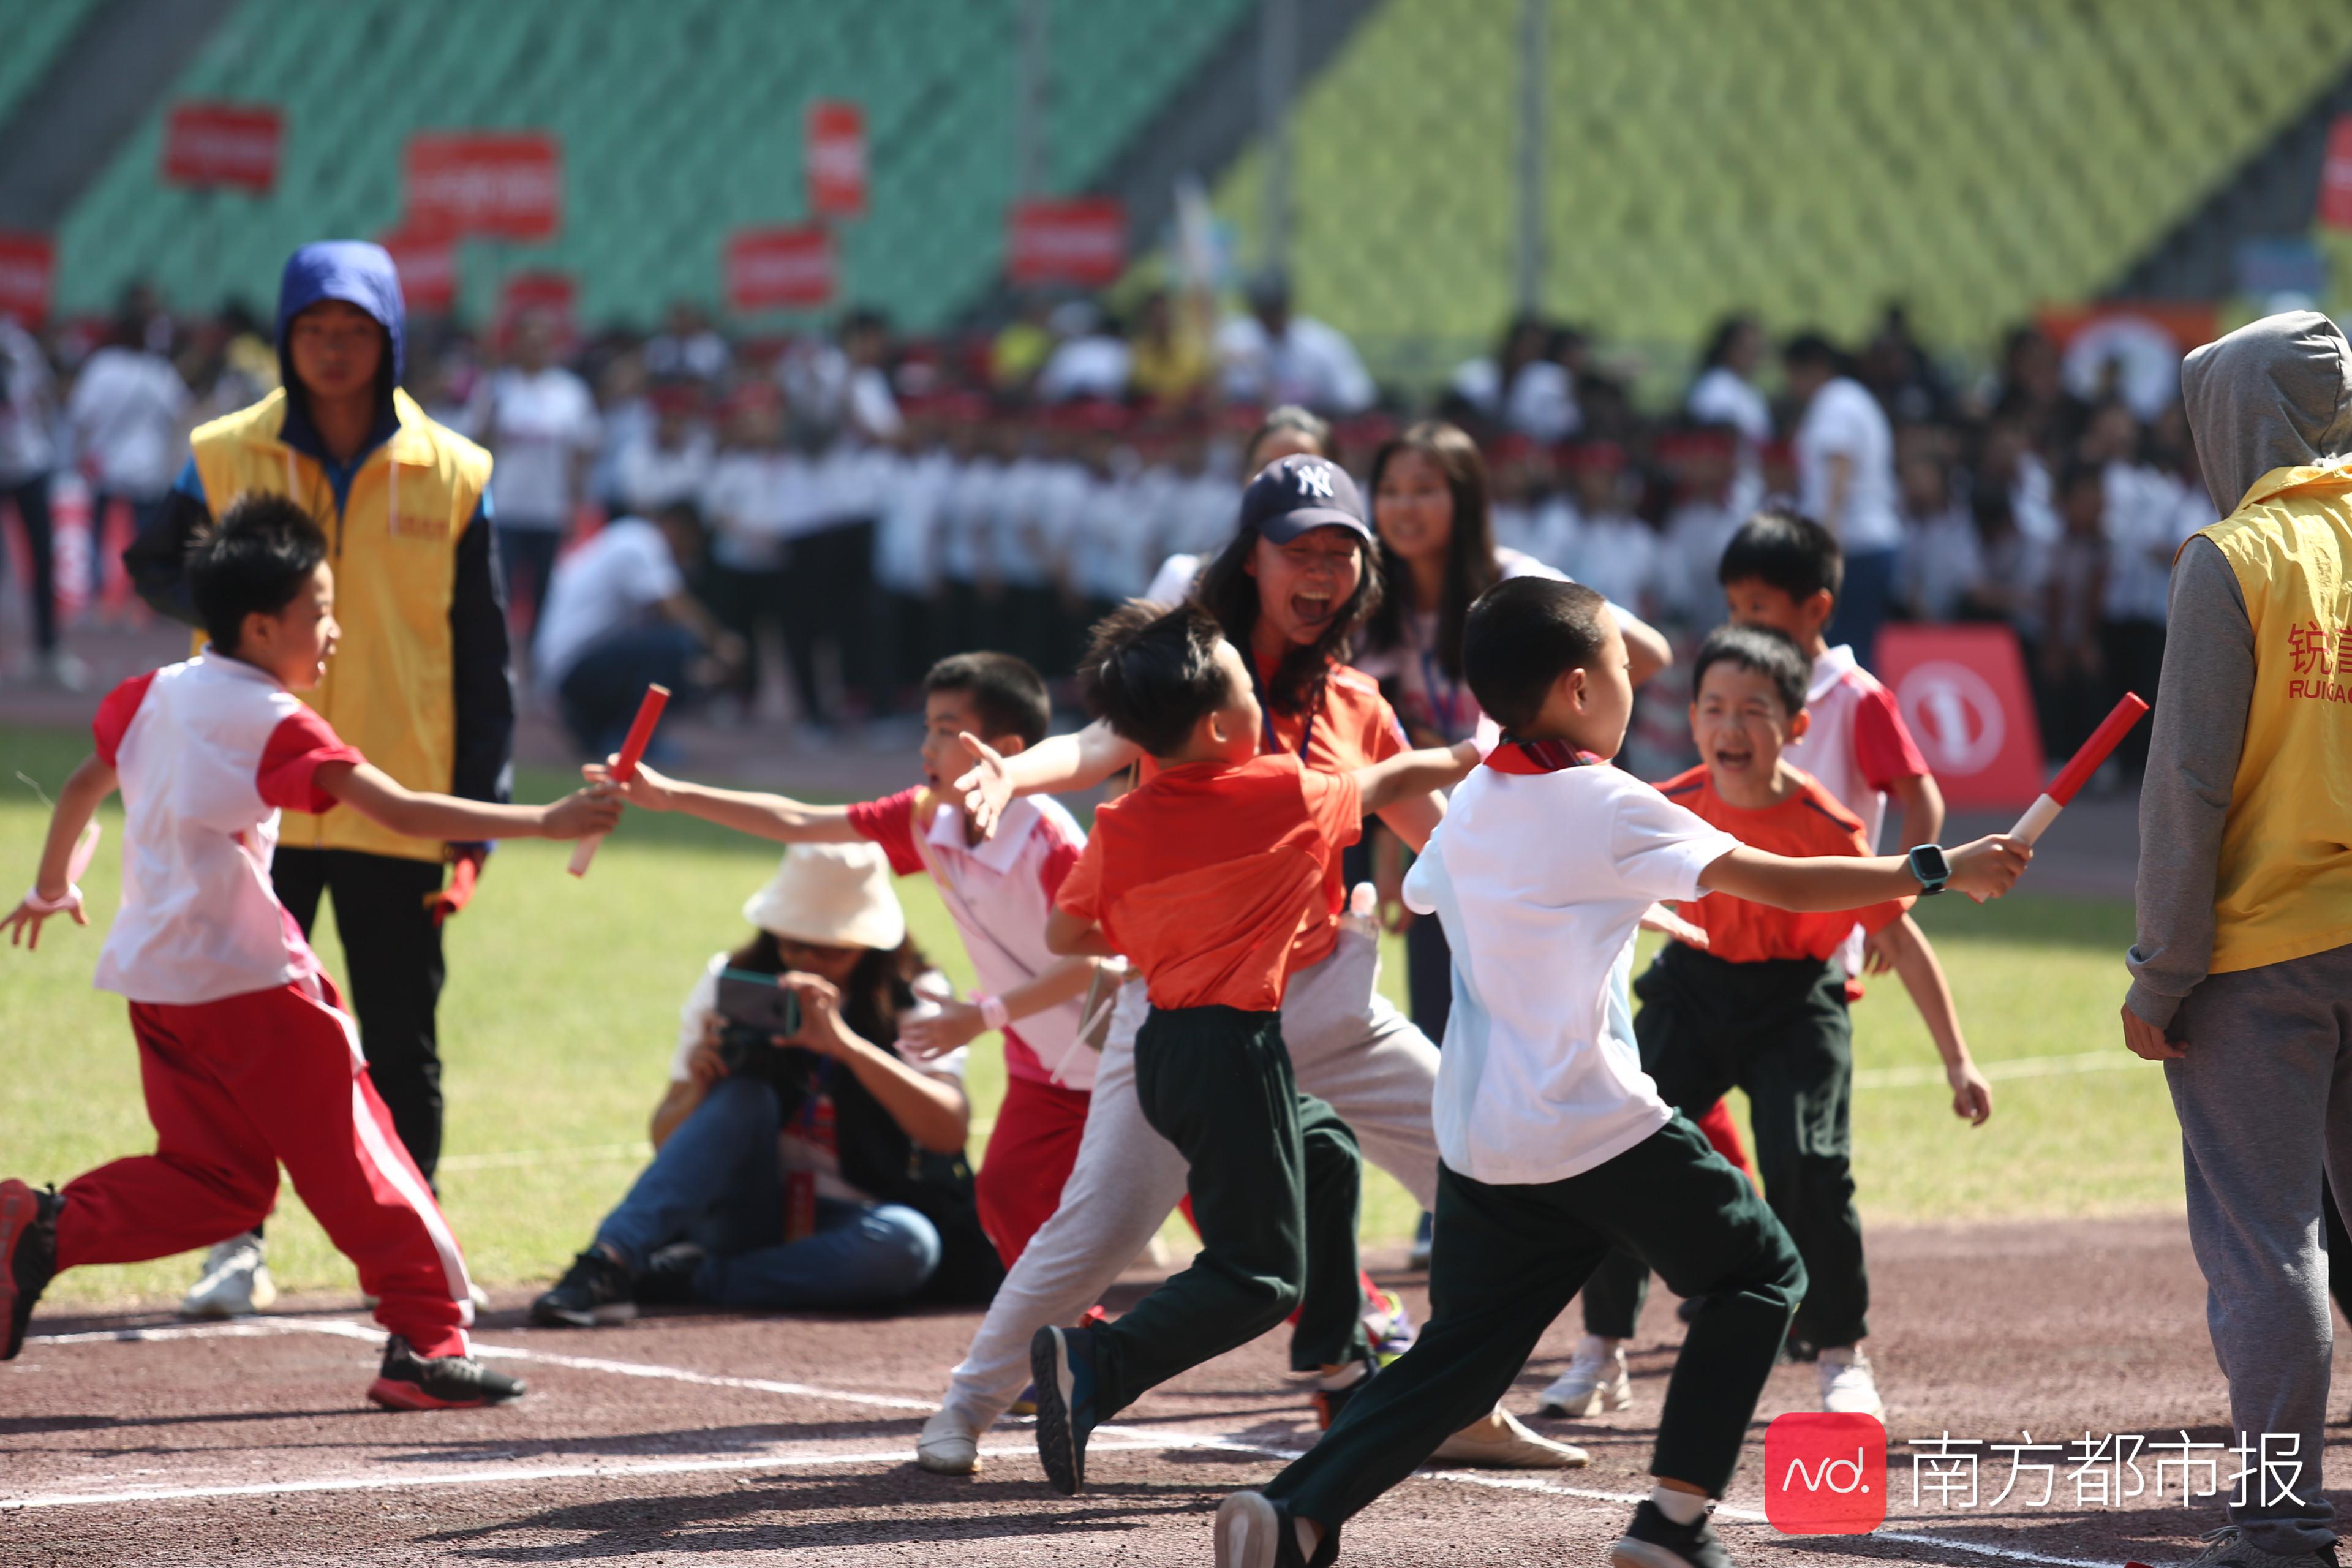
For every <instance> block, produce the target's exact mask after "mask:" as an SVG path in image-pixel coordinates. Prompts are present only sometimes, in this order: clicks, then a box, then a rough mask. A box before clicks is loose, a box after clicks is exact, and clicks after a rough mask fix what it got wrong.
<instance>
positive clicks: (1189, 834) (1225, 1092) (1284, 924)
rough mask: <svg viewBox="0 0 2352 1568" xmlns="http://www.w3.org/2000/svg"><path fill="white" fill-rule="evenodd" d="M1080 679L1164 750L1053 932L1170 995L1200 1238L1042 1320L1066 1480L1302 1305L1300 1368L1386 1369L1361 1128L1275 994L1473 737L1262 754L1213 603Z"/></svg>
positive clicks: (1159, 1075)
mask: <svg viewBox="0 0 2352 1568" xmlns="http://www.w3.org/2000/svg"><path fill="white" fill-rule="evenodd" d="M1080 679H1081V680H1082V681H1083V683H1084V686H1085V689H1086V692H1087V701H1088V705H1089V706H1090V707H1091V708H1093V709H1094V710H1096V711H1097V713H1098V714H1099V715H1100V716H1101V717H1102V718H1103V719H1104V720H1105V721H1108V723H1109V725H1110V727H1111V729H1112V730H1113V731H1115V732H1116V733H1117V734H1118V735H1119V736H1120V737H1121V738H1122V739H1125V740H1127V741H1129V742H1133V743H1134V744H1136V745H1138V746H1139V747H1141V748H1142V749H1143V751H1144V752H1146V753H1147V754H1149V755H1150V757H1151V758H1152V759H1153V760H1154V761H1155V762H1156V763H1159V771H1158V772H1157V773H1154V774H1153V775H1152V776H1151V778H1150V779H1149V780H1147V781H1146V782H1145V783H1144V784H1141V785H1140V786H1139V787H1138V788H1137V789H1135V790H1133V791H1131V792H1129V794H1127V795H1122V796H1121V797H1119V798H1118V800H1115V801H1112V802H1109V803H1108V804H1107V805H1104V806H1103V807H1102V808H1101V809H1100V810H1099V811H1098V812H1097V814H1096V816H1095V832H1094V837H1092V838H1091V839H1089V840H1088V842H1087V848H1086V852H1085V853H1084V854H1082V855H1081V856H1079V857H1078V863H1077V865H1076V867H1075V868H1072V870H1071V872H1070V875H1069V878H1068V879H1067V880H1066V881H1065V882H1064V883H1063V884H1062V892H1061V897H1060V899H1059V900H1058V901H1057V903H1056V905H1055V910H1054V913H1053V914H1052V916H1051V917H1050V918H1049V919H1048V921H1047V922H1046V928H1045V940H1046V942H1047V944H1048V945H1049V946H1051V947H1052V948H1053V949H1054V950H1055V952H1065V953H1079V952H1092V953H1100V954H1111V953H1123V954H1125V955H1126V956H1127V958H1128V959H1129V962H1130V963H1133V964H1134V965H1135V966H1136V967H1137V968H1138V969H1139V970H1140V971H1141V972H1142V973H1143V975H1144V978H1145V982H1146V985H1147V988H1148V991H1149V994H1150V1002H1151V1011H1150V1016H1148V1017H1147V1018H1146V1019H1145V1020H1144V1022H1143V1025H1142V1026H1141V1028H1140V1030H1139V1032H1138V1034H1137V1036H1136V1040H1135V1092H1136V1098H1137V1100H1139V1102H1140V1104H1141V1107H1142V1110H1143V1114H1144V1118H1145V1120H1146V1121H1149V1122H1150V1125H1151V1128H1152V1130H1153V1131H1157V1132H1158V1133H1160V1136H1162V1137H1163V1138H1166V1139H1167V1140H1168V1141H1169V1142H1171V1143H1172V1144H1174V1145H1175V1147H1176V1149H1177V1150H1178V1152H1180V1153H1181V1154H1182V1155H1183V1157H1184V1160H1185V1163H1186V1165H1187V1167H1188V1175H1187V1178H1186V1184H1187V1186H1188V1188H1189V1189H1190V1191H1191V1194H1192V1219H1193V1223H1194V1224H1195V1225H1196V1226H1199V1227H1200V1232H1201V1242H1202V1250H1201V1252H1200V1254H1199V1256H1197V1257H1196V1258H1194V1259H1193V1261H1192V1267H1191V1268H1188V1269H1186V1270H1185V1271H1184V1272H1183V1273H1181V1274H1179V1275H1177V1276H1175V1277H1174V1278H1173V1279H1170V1280H1168V1281H1167V1282H1166V1283H1165V1284H1163V1285H1161V1286H1160V1288H1159V1289H1156V1290H1154V1291H1153V1292H1152V1293H1151V1294H1150V1295H1149V1296H1147V1297H1145V1298H1144V1299H1143V1300H1142V1301H1141V1302H1139V1304H1138V1305H1137V1306H1136V1307H1135V1308H1134V1309H1133V1310H1130V1311H1129V1312H1128V1313H1127V1314H1126V1315H1125V1316H1124V1317H1122V1318H1120V1319H1119V1320H1118V1321H1117V1322H1114V1323H1110V1324H1108V1325H1107V1326H1104V1327H1100V1328H1092V1329H1087V1328H1077V1329H1064V1328H1060V1327H1053V1326H1049V1327H1045V1328H1042V1329H1039V1330H1038V1331H1036V1333H1035V1335H1034V1337H1033V1339H1032V1340H1031V1342H1030V1350H1029V1359H1030V1369H1031V1372H1032V1374H1033V1376H1034V1381H1035V1384H1036V1390H1037V1451H1038V1456H1039V1458H1041V1459H1042V1460H1043V1461H1044V1464H1045V1474H1046V1477H1047V1479H1049V1480H1050V1481H1051V1482H1052V1483H1053V1486H1054V1488H1055V1490H1057V1491H1060V1492H1063V1493H1065V1494H1068V1493H1075V1492H1076V1490H1077V1489H1078V1487H1079V1485H1080V1484H1081V1483H1082V1482H1083V1481H1084V1480H1085V1479H1086V1450H1087V1436H1088V1435H1089V1434H1090V1433H1091V1432H1092V1431H1093V1430H1094V1428H1095V1426H1096V1425H1097V1423H1099V1422H1101V1421H1104V1420H1107V1419H1108V1418H1109V1417H1110V1416H1111V1415H1114V1414H1116V1413H1117V1412H1118V1410H1119V1409H1121V1408H1122V1407H1124V1406H1125V1405H1129V1404H1131V1403H1132V1402H1133V1401H1134V1400H1135V1399H1136V1398H1137V1397H1138V1396H1139V1395H1140V1394H1142V1393H1143V1392H1144V1391H1145V1390H1147V1389H1149V1388H1151V1387H1152V1386H1154V1385H1155V1384H1160V1383H1164V1382H1165V1381H1167V1380H1168V1379H1169V1378H1171V1377H1173V1376H1175V1375H1176V1374H1177V1373H1181V1372H1183V1371H1184V1370H1186V1369H1187V1368H1189V1367H1192V1366H1196V1365H1198V1364H1200V1363H1202V1362H1204V1361H1207V1360H1209V1359H1210V1358H1211V1357H1213V1356H1216V1355H1220V1354H1222V1353H1223V1352H1225V1351H1228V1350H1231V1349H1232V1348H1234V1346H1236V1345H1240V1344H1245V1343H1247V1342H1249V1341H1251V1340H1254V1339H1255V1338H1256V1337H1257V1336H1258V1335H1260V1334H1262V1333H1264V1332H1265V1331H1266V1330H1268V1329H1270V1328H1272V1327H1274V1325H1275V1324H1276V1323H1279V1322H1280V1321H1282V1320H1283V1319H1284V1318H1285V1317H1286V1316H1287V1315H1288V1314H1289V1313H1290V1311H1291V1310H1292V1309H1293V1308H1297V1309H1298V1322H1297V1328H1296V1329H1295V1330H1294V1331H1293V1334H1292V1339H1291V1365H1292V1367H1293V1369H1294V1370H1297V1371H1300V1372H1312V1373H1318V1378H1319V1384H1318V1386H1319V1387H1320V1388H1321V1389H1322V1390H1323V1391H1324V1392H1325V1393H1326V1394H1332V1395H1339V1394H1348V1395H1352V1394H1353V1391H1354V1390H1355V1388H1356V1387H1357V1385H1359V1384H1361V1383H1362V1381H1363V1380H1364V1379H1365V1378H1366V1377H1367V1376H1369V1374H1370V1347H1369V1345H1368V1343H1367V1342H1366V1338H1365V1334H1364V1325H1363V1321H1362V1318H1361V1315H1360V1306H1361V1300H1360V1294H1359V1291H1358V1288H1357V1283H1356V1275H1357V1268H1356V1206H1357V1197H1358V1179H1359V1176H1360V1160H1359V1155H1358V1152H1357V1148H1356V1136H1355V1134H1354V1133H1353V1132H1352V1131H1349V1128H1348V1125H1347V1123H1346V1122H1344V1121H1340V1120H1339V1117H1338V1116H1337V1115H1336V1114H1334V1113H1333V1111H1332V1110H1331V1108H1330V1107H1329V1106H1328V1105H1326V1104H1325V1103H1324V1102H1323V1101H1322V1100H1318V1099H1316V1098H1315V1097H1314V1096H1312V1095H1308V1094H1304V1093H1301V1092H1300V1091H1299V1089H1298V1088H1297V1083H1296V1082H1295V1081H1294V1079H1292V1076H1291V1068H1290V1055H1289V1052H1288V1051H1287V1049H1286V1047H1285V1046H1284V1044H1283V1037H1282V1018H1281V1014H1280V1012H1279V1011H1278V1009H1279V1008H1280V1007H1281V1005H1282V997H1283V991H1284V987H1285V985H1286V983H1287V981H1288V979H1289V975H1290V972H1291V969H1292V966H1293V964H1294V963H1299V962H1306V963H1311V962H1313V961H1315V960H1317V959H1319V958H1321V957H1322V956H1323V945H1321V944H1328V941H1329V938H1330V932H1331V926H1330V922H1329V920H1328V905H1327V901H1326V900H1327V897H1328V895H1327V891H1326V883H1327V879H1328V877H1329V875H1330V869H1331V867H1332V864H1333V862H1334V861H1336V860H1337V859H1338V858H1339V852H1340V851H1341V850H1342V849H1344V848H1346V847H1348V846H1349V845H1350V844H1353V843H1354V842H1355V841H1356V840H1357V838H1358V837H1360V834H1361V832H1362V826H1363V819H1364V817H1365V816H1367V815H1368V814H1370V813H1371V812H1375V811H1378V810H1380V809H1381V808H1382V807H1383V806H1385V805H1389V804H1391V802H1392V801H1395V800H1398V799H1402V798H1404V797H1405V796H1406V795H1410V794H1413V793H1418V792H1423V791H1427V790H1431V789H1436V788H1443V787H1444V786H1445V785H1446V784H1451V783H1453V782H1454V780H1455V779H1457V778H1459V777H1460V776H1461V775H1462V773H1463V772H1464V770H1465V768H1466V767H1468V766H1469V765H1470V762H1471V760H1472V759H1473V758H1474V757H1475V752H1474V751H1473V750H1472V749H1471V748H1469V747H1468V746H1466V745H1465V747H1463V748H1460V749H1459V751H1457V752H1439V751H1431V752H1404V753H1402V754H1400V755H1397V756H1393V757H1391V758H1389V759H1388V760H1387V761H1385V762H1382V763H1375V764H1373V765H1372V766H1370V767H1366V768H1360V769H1357V770H1354V771H1353V772H1349V773H1334V772H1327V771H1323V770H1320V769H1310V768H1307V767H1306V766H1305V765H1304V764H1302V763H1301V762H1300V761H1299V759H1298V758H1297V756H1295V755H1292V754H1289V753H1287V752H1277V753H1275V754H1273V755H1267V756H1260V755H1259V754H1258V735H1259V732H1260V731H1261V730H1262V729H1263V727H1264V725H1265V715H1264V713H1263V712H1262V711H1261V710H1260V709H1259V706H1258V701H1257V698H1256V695H1255V692H1254V691H1253V689H1252V688H1253V686H1254V684H1255V683H1254V682H1253V681H1252V680H1251V679H1250V671H1249V667H1248V666H1247V665H1246V664H1244V662H1243V661H1242V656H1241V654H1240V652H1239V651H1238V650H1237V649H1235V648H1234V645H1233V644H1231V643H1230V642H1227V641H1226V640H1225V638H1224V636H1223V632H1222V631H1221V630H1220V629H1219V626H1218V624H1217V622H1216V621H1215V619H1214V618H1213V617H1212V616H1210V615H1209V614H1208V613H1207V612H1206V611H1204V610H1202V609H1200V608H1199V607H1197V606H1193V605H1187V606H1185V607H1183V608H1181V609H1177V610H1173V611H1168V612H1165V613H1163V612H1161V611H1160V607H1159V606H1158V605H1150V604H1148V603H1141V602H1139V603H1136V604H1131V605H1128V606H1127V607H1126V608H1124V609H1122V610H1119V611H1118V612H1115V613H1114V614H1112V615H1111V616H1108V617H1107V618H1106V619H1105V620H1104V621H1103V622H1102V623H1101V624H1100V625H1099V626H1097V628H1096V631H1095V637H1094V645H1093V647H1091V648H1090V649H1089V650H1088V653H1087V662H1086V664H1085V665H1084V667H1083V668H1081V670H1080ZM1302 950H1305V951H1302ZM1340 1403H1341V1402H1340V1401H1339V1399H1337V1398H1334V1399H1333V1400H1331V1404H1333V1405H1339V1404H1340ZM1482 1414H1484V1410H1483V1409H1482V1410H1477V1411H1472V1412H1469V1413H1467V1414H1466V1415H1465V1416H1464V1417H1463V1419H1462V1420H1461V1421H1457V1422H1456V1423H1454V1426H1456V1427H1459V1426H1463V1425H1465V1423H1466V1422H1467V1421H1468V1420H1469V1419H1470V1418H1471V1416H1473V1415H1482ZM1439 1436H1444V1434H1440V1435H1439ZM1432 1446H1433V1447H1434V1443H1433V1444H1432Z"/></svg>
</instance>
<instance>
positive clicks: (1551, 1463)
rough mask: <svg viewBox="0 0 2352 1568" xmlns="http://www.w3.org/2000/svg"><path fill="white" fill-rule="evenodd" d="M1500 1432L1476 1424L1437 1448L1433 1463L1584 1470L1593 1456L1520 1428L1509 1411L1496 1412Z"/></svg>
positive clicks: (1520, 1468) (1466, 1427)
mask: <svg viewBox="0 0 2352 1568" xmlns="http://www.w3.org/2000/svg"><path fill="white" fill-rule="evenodd" d="M1495 1415H1496V1418H1497V1421H1498V1424H1499V1428H1500V1429H1499V1430H1498V1431H1489V1430H1488V1429H1487V1427H1486V1423H1485V1422H1483V1421H1482V1422H1476V1423H1474V1424H1473V1425H1471V1426H1465V1427H1464V1428H1463V1429H1462V1430H1461V1431H1459V1432H1456V1433H1455V1434H1454V1436H1451V1437H1448V1438H1447V1439H1445V1441H1444V1442H1443V1443H1440V1444H1439V1445H1438V1446H1437V1451H1436V1452H1435V1453H1433V1454H1432V1455H1430V1456H1429V1458H1430V1461H1431V1462H1432V1463H1433V1464H1440V1465H1468V1466H1470V1467H1471V1468H1475V1469H1481V1470H1580V1469H1582V1468H1584V1467H1585V1466H1587V1465H1589V1464H1591V1462H1592V1456H1591V1455H1590V1454H1588V1453H1586V1452H1585V1451H1584V1450H1583V1449H1581V1448H1580V1447H1577V1446H1576V1445H1575V1444H1573V1443H1555V1442H1553V1441H1552V1440H1551V1439H1550V1438H1549V1437H1547V1436H1543V1435H1542V1434H1541V1433H1538V1432H1530V1431H1528V1429H1527V1428H1526V1427H1525V1426H1521V1425H1519V1418H1518V1417H1517V1416H1516V1415H1512V1414H1511V1413H1510V1412H1509V1411H1507V1410H1501V1409H1498V1410H1496V1412H1495Z"/></svg>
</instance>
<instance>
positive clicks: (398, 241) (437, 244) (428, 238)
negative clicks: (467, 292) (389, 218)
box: [379, 229, 457, 315]
mask: <svg viewBox="0 0 2352 1568" xmlns="http://www.w3.org/2000/svg"><path fill="white" fill-rule="evenodd" d="M379 243H380V244H382V245H383V247H384V249H386V250H388V251H390V252H391V253H392V265H393V268H394V270H395V271H397V272H398V273H399V274H400V293H401V297H402V298H403V299H404V300H406V301H407V302H408V308H409V309H410V310H422V311H425V312H426V313H427V314H430V315H446V314H447V313H448V312H449V311H450V310H452V309H454V308H455V307H456V305H457V241H456V240H455V239H452V238H450V237H448V236H447V235H446V234H418V233H415V232H414V231H413V230H408V229H402V230H398V231H396V232H394V233H392V234H387V235H385V236H384V237H383V239H382V240H381V241H380V242H379Z"/></svg>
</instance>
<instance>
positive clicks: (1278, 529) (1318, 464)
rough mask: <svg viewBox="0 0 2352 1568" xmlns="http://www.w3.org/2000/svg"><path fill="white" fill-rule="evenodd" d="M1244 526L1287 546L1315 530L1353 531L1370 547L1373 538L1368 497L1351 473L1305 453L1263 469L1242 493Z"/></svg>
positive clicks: (1268, 465)
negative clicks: (1366, 505) (1366, 512)
mask: <svg viewBox="0 0 2352 1568" xmlns="http://www.w3.org/2000/svg"><path fill="white" fill-rule="evenodd" d="M1242 526H1243V527H1244V528H1255V529H1256V530H1257V531H1258V532H1259V534H1260V535H1261V536H1263V537H1264V538H1266V539H1270V540H1272V541H1273V542H1275V543H1276V544H1287V543H1289V542H1291V541H1292V540H1294V539H1296V538H1297V537H1298V536H1299V535H1300V534H1302V533H1305V532H1306V531H1307V530H1308V529H1310V528H1348V529H1353V530H1354V531H1356V532H1357V533H1358V534H1360V535H1361V536H1362V538H1363V540H1364V542H1366V543H1368V544H1369V543H1370V542H1371V540H1372V525H1371V524H1370V523H1369V522H1366V521H1364V502H1363V498H1362V497H1360V496H1359V495H1358V494H1357V493H1356V481H1355V480H1353V479H1349V477H1348V470H1347V469H1345V468H1341V467H1340V466H1339V464H1337V463H1335V462H1333V461H1332V460H1331V459H1330V458H1316V457H1310V456H1308V455H1307V454H1306V453H1304V452H1298V453H1294V454H1292V455H1291V456H1289V457H1287V458H1283V459H1282V460H1281V461H1280V462H1278V463H1269V464H1267V465H1266V466H1265V468H1261V469H1260V470H1258V476H1257V478H1255V479H1252V480H1251V481H1250V482H1249V488H1248V489H1244V490H1243V491H1242Z"/></svg>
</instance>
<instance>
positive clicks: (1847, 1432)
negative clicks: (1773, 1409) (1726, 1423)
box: [1764, 1413, 1886, 1535]
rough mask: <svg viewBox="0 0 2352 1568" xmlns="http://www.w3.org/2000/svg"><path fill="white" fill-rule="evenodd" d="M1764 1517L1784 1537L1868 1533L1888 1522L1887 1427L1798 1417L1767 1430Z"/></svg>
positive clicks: (1864, 1418)
mask: <svg viewBox="0 0 2352 1568" xmlns="http://www.w3.org/2000/svg"><path fill="white" fill-rule="evenodd" d="M1764 1517H1765V1518H1766V1519H1769V1520H1770V1521H1772V1528H1773V1529H1775V1530H1777V1531H1780V1533H1782V1534H1783V1535H1867V1534H1869V1533H1870V1532H1871V1531H1874V1530H1876V1529H1877V1528H1878V1527H1879V1526H1880V1525H1881V1524H1884V1523H1885V1521H1886V1428H1885V1426H1881V1425H1879V1422H1878V1418H1877V1417H1876V1416H1874V1415H1816V1414H1811V1413H1801V1414H1796V1415H1780V1416H1776V1417H1774V1418H1773V1422H1772V1425H1771V1426H1767V1427H1766V1428H1765V1429H1764Z"/></svg>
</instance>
